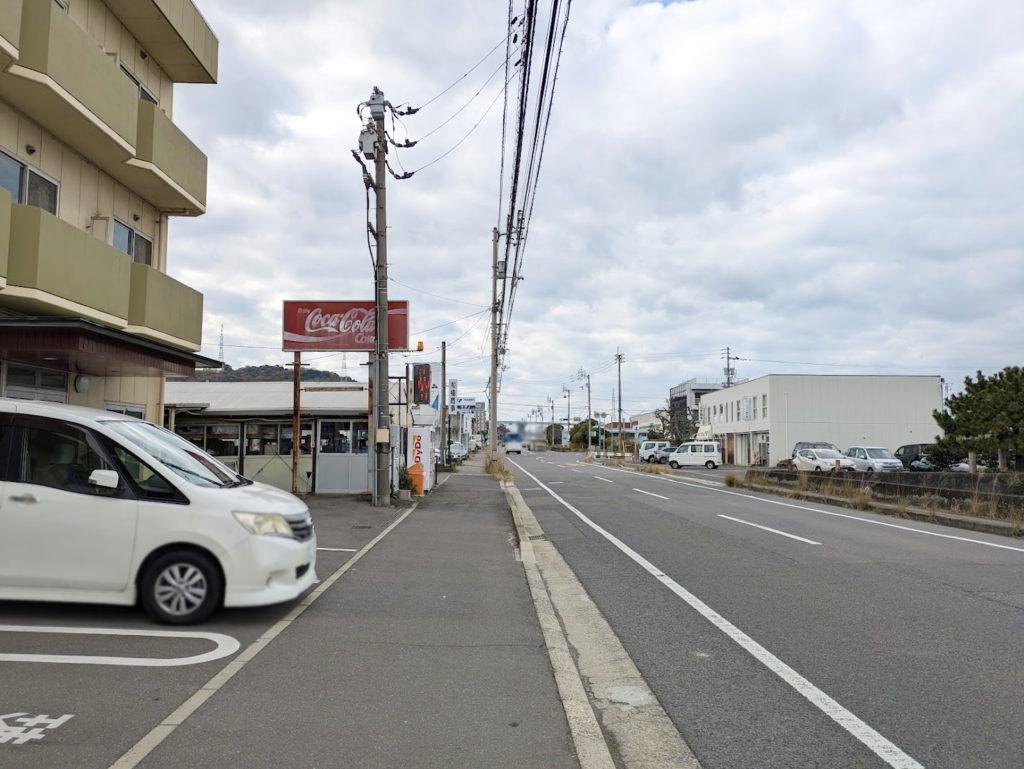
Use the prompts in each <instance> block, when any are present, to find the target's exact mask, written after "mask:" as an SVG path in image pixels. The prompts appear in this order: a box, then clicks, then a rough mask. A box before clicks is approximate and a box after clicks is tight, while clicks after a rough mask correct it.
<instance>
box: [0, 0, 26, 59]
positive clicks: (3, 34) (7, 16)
mask: <svg viewBox="0 0 1024 769" xmlns="http://www.w3.org/2000/svg"><path fill="white" fill-rule="evenodd" d="M21 3H22V0H0V70H4V69H7V65H9V64H10V63H11V62H12V61H15V60H16V59H17V58H18V47H19V46H20V45H21V42H20V41H21Z"/></svg>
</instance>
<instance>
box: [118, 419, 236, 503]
mask: <svg viewBox="0 0 1024 769" xmlns="http://www.w3.org/2000/svg"><path fill="white" fill-rule="evenodd" d="M103 426H104V427H106V428H107V429H109V430H112V431H113V432H115V433H117V434H118V435H119V436H121V437H122V438H123V439H124V440H126V441H128V442H129V443H130V444H132V445H133V446H137V447H138V448H140V449H142V450H143V451H145V452H146V453H147V454H149V455H150V456H153V457H155V458H156V459H158V460H160V462H161V463H162V464H163V465H164V466H165V467H166V468H167V469H168V470H171V471H173V472H174V474H175V475H178V476H180V477H182V478H184V479H185V480H186V481H188V482H189V483H194V484H196V485H197V486H218V487H221V488H224V487H227V486H240V485H242V484H244V483H247V481H246V480H245V479H244V478H242V477H241V476H240V475H238V474H237V473H235V472H234V471H232V470H231V469H230V468H228V467H226V466H225V465H222V464H221V463H220V462H218V461H217V460H216V459H214V458H213V457H211V456H210V455H209V454H207V453H206V452H205V451H203V450H202V449H200V448H198V447H196V446H195V445H194V444H192V443H189V442H188V441H186V440H185V439H184V438H180V437H179V436H177V435H175V434H174V433H172V432H170V431H169V430H165V429H163V428H162V427H157V426H156V425H154V424H152V423H150V422H124V421H116V420H109V421H106V420H105V421H104V422H103Z"/></svg>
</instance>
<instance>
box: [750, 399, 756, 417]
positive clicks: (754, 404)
mask: <svg viewBox="0 0 1024 769" xmlns="http://www.w3.org/2000/svg"><path fill="white" fill-rule="evenodd" d="M752 400H753V403H752V404H751V408H752V409H753V412H754V416H753V418H754V419H757V396H756V395H755V396H754V397H753V399H752Z"/></svg>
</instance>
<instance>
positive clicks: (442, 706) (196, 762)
mask: <svg viewBox="0 0 1024 769" xmlns="http://www.w3.org/2000/svg"><path fill="white" fill-rule="evenodd" d="M336 509H337V512H335V509H334V508H332V506H331V505H330V502H329V500H327V499H323V500H320V499H318V500H317V501H316V505H315V509H314V514H315V515H316V521H317V529H318V536H319V539H320V544H321V545H326V546H330V542H328V541H327V539H326V537H327V535H328V533H329V532H331V531H335V532H338V533H340V532H341V531H342V530H344V529H347V528H350V527H351V526H352V525H355V524H357V523H358V521H357V520H356V517H357V516H358V515H359V513H358V512H357V511H356V509H354V507H353V504H352V503H351V501H346V502H345V504H338V505H337V508H336ZM354 515H355V516H356V517H353V516H354ZM513 536H514V529H513V525H512V521H511V519H510V515H509V508H508V504H507V502H506V501H505V497H504V494H503V492H502V490H501V488H500V487H499V485H498V483H497V482H496V481H495V480H494V479H493V478H492V477H490V476H487V475H484V474H483V471H482V458H479V459H478V458H474V459H472V460H470V461H469V462H468V463H467V464H465V465H463V467H462V468H460V470H459V472H457V473H454V474H452V475H450V476H448V477H447V478H446V480H445V481H444V484H443V485H442V486H440V487H439V488H437V489H435V490H434V491H433V492H431V494H430V495H429V496H427V497H426V498H424V499H423V500H422V501H421V502H420V503H419V506H418V507H417V508H416V509H415V510H414V511H413V512H412V513H411V514H410V515H409V516H408V517H407V518H406V519H405V520H404V521H402V522H401V523H400V524H399V525H398V526H397V527H396V528H395V529H393V530H392V531H391V532H390V533H389V534H388V535H387V536H386V537H384V538H383V539H382V540H381V541H380V542H379V543H378V544H377V545H376V546H374V547H373V549H371V550H370V551H369V552H367V553H366V555H365V556H364V557H363V558H362V559H361V560H360V561H359V562H358V563H356V564H355V565H354V566H353V567H352V568H351V569H350V570H349V571H347V572H346V573H345V574H344V575H342V576H341V578H340V579H339V580H338V581H337V582H336V583H335V584H334V585H333V586H331V587H330V589H328V590H327V591H326V592H325V593H323V595H322V596H321V597H320V598H319V599H318V600H317V601H316V602H314V603H313V604H312V605H311V606H310V607H309V608H308V610H307V611H305V612H304V613H303V614H302V615H301V616H299V617H298V618H297V619H296V620H295V621H294V622H293V623H292V624H291V625H290V626H288V627H287V628H286V629H285V630H284V631H283V632H282V633H281V634H280V635H279V636H277V637H276V638H274V639H273V640H272V641H270V642H269V644H268V645H267V646H266V648H265V649H263V650H262V651H261V652H260V653H259V654H257V655H256V656H255V657H254V658H253V659H252V660H251V661H250V662H249V663H248V664H246V665H245V667H244V668H242V669H241V670H240V671H239V672H238V673H237V675H235V676H234V677H233V678H231V679H230V680H229V681H228V682H227V683H226V684H225V685H224V686H223V688H221V689H220V690H219V691H217V692H216V694H215V695H214V696H212V697H210V699H209V700H208V701H206V702H205V703H204V704H203V705H202V706H201V707H200V708H199V710H198V711H196V713H195V714H194V715H192V716H191V717H189V718H188V719H187V720H186V721H185V722H184V723H182V724H181V725H180V726H179V727H178V728H177V729H176V730H175V731H174V732H173V733H172V734H170V736H169V737H168V738H167V739H166V740H165V741H164V742H163V743H161V744H160V745H159V746H158V747H157V748H156V749H155V750H154V751H153V752H152V753H151V754H150V755H149V756H148V757H147V758H146V759H145V760H144V761H143V762H142V764H141V765H142V766H144V767H175V769H177V768H178V767H192V766H211V767H213V766H246V767H275V768H276V767H281V766H288V767H342V766H345V767H410V766H415V767H484V766H486V767H575V766H577V765H578V764H577V761H576V758H575V757H574V754H573V748H572V738H571V736H570V733H569V728H568V725H567V722H566V717H565V713H564V711H563V708H562V703H561V700H560V699H559V695H558V691H557V689H556V686H555V681H554V678H553V674H552V670H551V664H550V662H549V658H548V654H547V651H546V650H545V647H544V644H543V638H542V635H541V630H540V626H539V624H538V620H537V615H536V612H535V610H534V605H533V602H532V600H531V597H530V591H529V588H528V586H527V582H526V578H525V574H524V571H523V567H522V564H520V563H518V562H517V561H516V560H515V557H514V552H513V547H512V543H511V539H512V538H513ZM319 576H320V578H321V579H327V578H328V577H329V576H330V572H325V571H324V570H323V569H322V568H321V570H320V574H319ZM243 656H244V655H243Z"/></svg>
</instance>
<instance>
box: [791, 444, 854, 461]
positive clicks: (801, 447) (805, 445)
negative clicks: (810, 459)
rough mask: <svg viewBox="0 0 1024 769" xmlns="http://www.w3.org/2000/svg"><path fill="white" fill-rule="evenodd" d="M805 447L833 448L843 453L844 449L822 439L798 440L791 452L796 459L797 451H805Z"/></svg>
mask: <svg viewBox="0 0 1024 769" xmlns="http://www.w3.org/2000/svg"><path fill="white" fill-rule="evenodd" d="M804 449H832V450H833V451H838V452H839V453H840V454H842V453H843V450H842V449H841V448H839V447H838V446H836V445H835V444H834V443H823V442H822V441H797V443H796V445H795V446H794V447H793V453H792V454H790V456H791V457H793V458H794V459H795V458H796V453H797V452H798V451H803V450H804ZM844 456H845V455H844Z"/></svg>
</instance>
